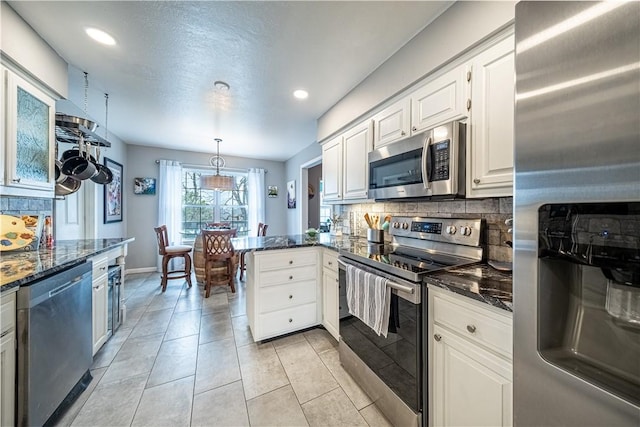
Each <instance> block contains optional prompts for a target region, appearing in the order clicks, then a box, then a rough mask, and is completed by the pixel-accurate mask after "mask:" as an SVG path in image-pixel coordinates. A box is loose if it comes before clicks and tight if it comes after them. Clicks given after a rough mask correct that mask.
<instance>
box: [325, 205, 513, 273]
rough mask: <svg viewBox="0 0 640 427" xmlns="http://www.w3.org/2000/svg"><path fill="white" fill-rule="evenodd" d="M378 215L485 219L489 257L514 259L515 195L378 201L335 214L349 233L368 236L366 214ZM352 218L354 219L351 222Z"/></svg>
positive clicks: (484, 239)
mask: <svg viewBox="0 0 640 427" xmlns="http://www.w3.org/2000/svg"><path fill="white" fill-rule="evenodd" d="M367 212H368V213H369V214H376V215H378V216H380V218H381V221H382V218H384V216H385V215H392V216H440V217H457V218H478V217H480V218H481V219H483V220H484V221H483V226H484V229H483V236H482V237H481V242H483V243H482V244H483V245H484V248H485V258H486V259H488V260H492V261H506V262H511V261H512V258H513V255H512V250H511V248H510V247H509V246H508V245H507V244H506V243H505V242H506V241H511V240H513V238H512V236H511V234H510V233H507V230H508V229H509V227H508V226H507V225H505V223H504V222H505V220H507V219H508V218H512V217H513V198H512V197H500V198H489V199H466V200H446V201H425V202H375V203H362V204H354V205H336V206H334V213H335V214H338V215H340V216H341V217H342V218H343V230H344V232H345V233H349V234H352V235H358V236H359V237H366V233H367V231H366V230H367V224H366V222H365V220H364V214H365V213H367ZM350 218H352V219H353V220H352V221H350Z"/></svg>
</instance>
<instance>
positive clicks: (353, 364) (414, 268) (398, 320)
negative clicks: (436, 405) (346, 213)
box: [339, 217, 482, 426]
mask: <svg viewBox="0 0 640 427" xmlns="http://www.w3.org/2000/svg"><path fill="white" fill-rule="evenodd" d="M480 227H481V221H480V220H479V219H455V218H420V217H413V218H409V217H394V218H392V220H391V227H390V231H389V232H390V234H391V235H392V242H391V243H390V244H387V245H378V244H370V243H366V242H354V243H353V244H352V245H351V246H350V247H349V248H343V249H341V250H340V257H339V262H340V272H339V273H340V278H339V282H340V283H339V285H340V307H341V313H340V344H339V353H340V361H341V363H342V365H343V366H344V368H345V370H347V372H349V373H350V374H351V376H352V377H354V378H355V379H356V381H357V382H358V384H359V385H360V386H361V387H362V388H363V389H364V390H365V391H366V392H367V394H369V396H370V397H371V398H372V399H373V400H374V401H375V403H376V406H377V407H378V408H379V409H380V410H381V411H382V412H383V413H384V414H385V416H386V417H387V418H388V419H389V420H390V421H391V422H392V423H393V424H394V425H402V426H410V425H413V426H417V425H418V426H419V425H422V411H423V408H427V407H428V405H427V400H426V399H427V396H426V387H425V386H424V385H425V384H427V382H426V373H427V371H426V369H424V367H425V366H427V361H426V360H425V357H426V355H427V351H426V348H425V346H426V341H425V340H424V339H423V331H426V323H424V322H426V320H427V318H428V317H427V313H426V310H427V303H426V300H427V299H426V297H427V292H426V287H424V286H423V284H422V280H423V277H424V276H425V275H427V274H429V273H430V272H433V271H437V270H441V269H443V268H447V267H451V266H460V265H466V264H470V263H474V262H478V261H480V260H481V259H482V248H481V247H480ZM347 265H354V266H356V267H358V268H361V269H364V270H366V271H369V272H371V273H374V274H375V275H377V276H380V277H384V278H386V279H388V282H387V286H389V287H391V290H392V297H391V302H390V312H391V314H392V315H391V317H392V318H393V319H390V322H389V323H390V325H393V327H391V326H390V329H389V333H388V335H387V337H386V338H384V337H382V336H378V335H377V334H376V333H375V332H373V330H372V329H370V328H369V327H368V326H366V325H365V324H364V323H363V322H362V321H361V320H360V319H358V318H356V317H353V316H350V315H349V314H348V312H343V311H342V308H346V307H347V301H346V295H345V292H344V290H345V288H346V266H347ZM425 419H426V418H425Z"/></svg>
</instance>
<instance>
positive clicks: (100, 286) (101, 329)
mask: <svg viewBox="0 0 640 427" xmlns="http://www.w3.org/2000/svg"><path fill="white" fill-rule="evenodd" d="M91 261H92V262H93V282H92V287H93V289H92V292H91V308H92V323H93V354H94V355H95V354H96V353H97V352H98V350H100V347H102V346H103V345H104V343H106V342H107V339H109V336H108V335H107V332H108V329H109V327H108V324H107V323H108V316H109V314H108V307H109V305H108V304H109V303H108V300H107V296H108V274H107V272H108V263H109V259H108V257H107V255H104V256H96V257H93V258H92V259H91Z"/></svg>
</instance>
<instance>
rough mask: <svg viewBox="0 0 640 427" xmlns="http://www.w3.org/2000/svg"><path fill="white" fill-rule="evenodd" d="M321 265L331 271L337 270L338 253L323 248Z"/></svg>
mask: <svg viewBox="0 0 640 427" xmlns="http://www.w3.org/2000/svg"><path fill="white" fill-rule="evenodd" d="M322 266H323V267H325V268H328V269H330V270H332V271H338V253H337V252H333V251H329V250H325V251H324V253H323V254H322Z"/></svg>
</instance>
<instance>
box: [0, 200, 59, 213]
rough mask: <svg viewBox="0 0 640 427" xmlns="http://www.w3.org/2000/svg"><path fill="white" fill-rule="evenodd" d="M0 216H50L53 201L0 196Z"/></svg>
mask: <svg viewBox="0 0 640 427" xmlns="http://www.w3.org/2000/svg"><path fill="white" fill-rule="evenodd" d="M0 214H5V215H52V214H53V199H45V198H37V197H13V196H0Z"/></svg>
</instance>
